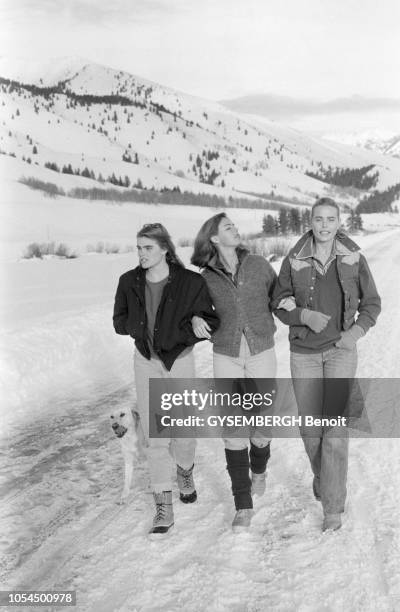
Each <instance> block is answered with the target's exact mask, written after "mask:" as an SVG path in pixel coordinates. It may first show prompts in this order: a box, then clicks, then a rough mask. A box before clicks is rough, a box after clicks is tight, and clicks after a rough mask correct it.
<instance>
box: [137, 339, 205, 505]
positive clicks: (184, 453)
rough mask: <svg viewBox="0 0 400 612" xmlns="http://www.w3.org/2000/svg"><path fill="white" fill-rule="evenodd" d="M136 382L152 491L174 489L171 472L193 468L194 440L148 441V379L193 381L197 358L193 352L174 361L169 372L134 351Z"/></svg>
mask: <svg viewBox="0 0 400 612" xmlns="http://www.w3.org/2000/svg"><path fill="white" fill-rule="evenodd" d="M134 364H135V382H136V394H137V410H138V413H139V416H140V421H141V425H142V429H143V434H144V436H145V439H146V440H147V441H148V448H147V458H148V462H149V469H150V481H151V486H152V489H153V491H155V492H156V493H159V492H161V491H170V490H171V489H172V470H173V468H174V464H178V465H180V466H181V467H182V468H183V469H184V470H187V469H189V468H191V467H192V465H193V463H194V454H195V449H196V439H195V438H174V439H171V438H150V437H149V379H150V378H194V377H195V365H194V354H193V351H190V353H188V354H187V355H185V356H184V357H181V358H178V359H176V360H175V362H174V364H173V366H172V368H171V370H170V371H168V370H167V368H166V367H165V366H164V364H163V363H162V361H160V360H159V359H154V358H152V359H150V360H148V359H146V358H145V357H143V355H142V354H141V353H139V351H138V350H136V351H135V358H134Z"/></svg>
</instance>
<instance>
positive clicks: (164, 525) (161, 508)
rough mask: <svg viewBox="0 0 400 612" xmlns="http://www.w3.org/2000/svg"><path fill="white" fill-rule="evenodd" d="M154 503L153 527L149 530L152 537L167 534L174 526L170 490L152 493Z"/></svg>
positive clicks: (161, 536) (160, 536) (155, 537)
mask: <svg viewBox="0 0 400 612" xmlns="http://www.w3.org/2000/svg"><path fill="white" fill-rule="evenodd" d="M153 495H154V501H155V504H156V514H155V516H154V519H153V527H152V528H151V529H150V531H149V536H150V538H152V539H158V538H163V537H165V536H167V535H168V534H169V533H170V532H171V530H172V527H173V526H174V509H173V507H172V491H163V492H162V493H153Z"/></svg>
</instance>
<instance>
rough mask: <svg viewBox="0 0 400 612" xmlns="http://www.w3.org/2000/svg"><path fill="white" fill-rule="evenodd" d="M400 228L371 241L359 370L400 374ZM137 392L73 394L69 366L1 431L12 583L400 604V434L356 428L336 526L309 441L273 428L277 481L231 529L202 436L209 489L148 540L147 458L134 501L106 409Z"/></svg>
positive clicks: (125, 603)
mask: <svg viewBox="0 0 400 612" xmlns="http://www.w3.org/2000/svg"><path fill="white" fill-rule="evenodd" d="M399 238H400V232H396V233H391V236H390V239H389V240H388V235H387V234H386V235H385V234H382V237H381V239H380V240H379V241H375V242H374V243H373V244H371V246H369V247H368V248H367V249H365V253H366V255H367V258H368V261H369V263H370V265H371V268H372V271H373V273H374V275H375V278H376V280H377V284H378V288H379V291H380V293H381V295H382V299H383V311H382V314H381V317H380V319H379V323H378V325H377V326H376V328H374V329H373V330H371V331H370V332H369V334H368V335H367V336H366V338H365V339H362V340H361V342H360V345H359V355H360V359H359V372H358V374H359V376H362V377H372V376H375V377H376V376H379V377H398V376H399V366H398V363H399V359H398V355H399V345H400V325H399V322H398V320H395V317H397V318H398V315H397V312H398V306H397V305H398V304H399V303H400V284H399V283H398V278H397V277H398V274H397V273H398V270H400V240H399ZM107 308H109V305H107ZM107 308H106V306H105V307H104V320H105V321H108V319H109V312H108V311H107ZM96 313H97V314H96V316H99V317H100V318H101V313H100V314H99V312H98V311H96ZM89 315H90V311H89ZM89 318H90V316H89ZM286 336H287V330H285V329H284V328H283V327H282V326H280V327H279V330H278V333H277V354H278V360H279V364H280V371H279V375H280V376H288V375H289V370H288V345H287V340H286ZM125 340H126V339H125ZM126 341H127V342H128V340H126ZM210 357H211V355H210V347H209V346H208V345H207V344H205V343H204V344H202V345H200V346H198V347H196V359H197V368H198V372H199V374H200V375H201V376H210V375H211V359H210ZM79 390H81V391H82V389H79V388H78V391H79ZM132 402H133V388H132V385H129V386H126V385H120V387H119V388H117V389H115V390H113V391H112V392H110V393H108V394H106V395H105V394H104V393H102V394H100V395H96V394H94V393H91V394H88V393H81V394H79V393H78V394H77V390H76V389H75V388H74V385H73V381H72V380H71V386H70V392H69V393H65V395H64V398H59V399H58V400H57V404H56V405H54V406H47V408H46V409H43V410H40V411H38V413H37V415H36V417H35V419H30V418H26V419H25V420H26V423H25V424H24V420H22V421H21V420H19V421H18V422H17V423H15V425H13V427H12V428H11V429H10V430H9V431H8V434H7V435H5V436H4V437H3V438H2V440H1V442H0V453H1V456H2V464H1V470H0V493H1V499H2V502H3V503H2V510H1V515H0V521H1V522H0V526H1V532H2V536H1V540H0V546H1V552H2V558H3V561H2V564H1V575H2V588H3V589H5V588H17V587H18V588H19V587H23V588H25V589H28V588H29V589H36V590H38V589H40V590H44V589H52V590H56V589H64V590H65V589H76V591H77V602H78V603H77V608H76V609H77V610H78V611H79V612H89V611H90V612H95V611H96V612H97V611H98V612H114V611H121V612H122V611H124V612H125V611H126V612H128V611H137V612H139V611H140V612H160V611H163V612H175V611H178V610H185V611H188V612H195V611H196V612H197V611H198V612H205V611H207V612H228V611H229V612H256V611H258V612H264V611H272V612H275V611H277V612H278V611H279V612H280V611H282V612H321V611H329V612H342V611H343V612H361V611H362V612H376V611H379V612H398V611H400V577H399V569H398V568H399V567H400V512H399V507H400V470H399V467H400V440H398V439H376V440H374V439H358V440H355V439H354V440H352V441H351V443H350V444H351V446H350V462H349V480H348V492H349V493H348V503H347V509H346V518H345V521H344V525H343V528H342V529H341V530H340V531H338V532H334V533H326V534H322V533H321V529H320V528H321V507H320V504H319V503H318V502H316V501H315V500H314V498H313V495H312V490H311V473H310V469H309V465H308V460H307V458H306V456H305V452H304V449H303V445H302V442H301V440H299V439H276V440H274V441H273V444H272V456H271V461H270V464H269V469H268V471H269V475H268V486H267V492H266V494H265V495H264V496H263V498H261V499H257V501H256V506H255V509H256V515H255V518H254V520H253V523H252V527H251V529H250V531H249V533H247V534H240V535H237V534H236V535H234V534H233V533H232V532H231V530H230V523H231V520H232V516H233V502H232V496H231V493H230V489H229V482H228V477H227V474H226V470H225V465H224V452H223V445H222V442H221V441H219V440H200V441H199V443H198V452H197V459H196V485H197V489H198V493H199V499H198V502H197V503H196V504H193V505H188V506H187V505H183V504H180V503H179V501H178V500H177V501H176V504H175V514H176V517H175V529H174V532H173V534H172V535H171V537H170V538H168V539H167V540H164V541H162V542H151V541H149V540H148V539H147V537H146V533H147V528H148V524H149V521H150V519H151V517H152V511H153V502H152V497H151V495H150V491H149V489H148V485H147V481H148V479H147V472H146V467H145V466H144V465H142V464H141V465H137V466H136V468H135V473H134V482H133V485H132V493H131V496H130V498H129V501H128V503H127V505H125V506H118V505H116V504H115V501H116V499H117V497H118V493H119V490H120V487H121V478H122V458H121V454H120V449H119V443H118V441H117V440H116V439H115V438H114V437H113V434H112V432H111V429H110V427H109V414H110V412H112V410H113V407H114V406H118V408H122V407H124V406H125V407H128V406H129V405H131V403H132ZM33 409H34V407H33V406H32V410H33ZM175 497H177V493H176V492H175ZM25 609H26V608H25Z"/></svg>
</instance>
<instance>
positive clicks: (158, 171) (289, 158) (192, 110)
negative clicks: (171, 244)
mask: <svg viewBox="0 0 400 612" xmlns="http://www.w3.org/2000/svg"><path fill="white" fill-rule="evenodd" d="M0 68H1V65H0ZM4 69H5V73H4V74H5V75H6V76H3V78H1V79H0V123H1V125H0V151H1V153H3V154H5V155H9V156H12V157H13V158H15V164H14V168H15V169H14V171H13V172H12V174H13V176H12V177H11V178H12V179H13V180H17V179H18V178H20V176H21V175H25V176H28V177H36V178H40V180H42V181H46V182H51V183H53V184H55V185H57V186H58V187H59V188H60V189H62V190H64V192H67V193H68V192H69V191H70V190H71V189H73V188H76V187H80V188H87V189H92V188H93V187H97V188H98V187H101V188H103V189H104V188H110V187H113V186H114V188H116V189H122V190H124V189H126V188H127V187H137V188H144V189H147V190H149V189H155V190H158V191H160V190H169V191H175V192H177V191H180V192H182V191H187V192H191V193H197V194H202V193H204V194H208V195H219V196H222V197H224V198H227V197H231V198H232V197H233V198H243V197H245V198H247V199H249V200H250V199H252V198H253V199H254V198H259V199H262V200H263V201H265V204H266V206H268V205H269V204H270V203H271V202H275V203H276V202H278V203H286V204H289V205H297V204H302V205H310V204H311V203H312V202H313V201H314V200H315V197H318V196H322V195H330V196H333V197H335V198H336V199H338V201H340V202H341V203H342V204H349V205H351V206H353V205H355V204H356V203H358V201H359V200H360V198H361V197H362V196H364V195H366V194H368V192H369V191H370V190H371V189H372V187H373V188H374V189H378V190H380V191H383V190H385V189H387V188H388V187H391V186H393V185H395V184H396V183H397V182H398V180H399V176H400V161H399V160H397V159H393V158H390V157H388V156H385V155H382V154H381V153H380V152H377V151H367V150H364V149H359V148H357V147H349V146H344V145H343V144H342V143H334V142H332V141H329V142H328V141H326V140H323V139H318V138H314V137H310V136H307V135H305V134H303V133H301V132H298V131H296V130H293V129H290V128H287V127H283V126H281V125H280V124H279V123H276V122H274V121H266V120H265V119H263V120H262V121H261V120H260V119H259V118H258V117H253V116H248V115H241V114H239V113H236V112H233V111H230V110H228V109H226V108H224V107H223V106H221V105H220V104H218V103H216V102H211V101H208V100H203V99H199V98H194V97H192V96H189V95H187V94H183V93H181V92H178V91H175V90H173V89H169V88H166V87H163V86H162V85H159V84H156V83H152V82H151V81H148V80H145V79H143V78H139V77H136V76H134V75H131V74H128V73H126V72H122V71H118V70H114V69H112V68H108V67H106V66H101V65H97V64H93V63H85V62H84V60H81V59H80V58H73V59H68V58H64V59H63V60H61V61H59V62H53V63H52V66H51V69H49V68H48V67H44V68H42V70H41V69H40V68H38V67H37V66H36V67H34V68H32V67H30V69H29V73H28V69H27V68H26V67H25V68H24V67H19V68H17V67H14V74H15V75H16V76H14V77H13V78H11V73H12V71H11V69H10V68H8V69H6V68H5V67H4ZM18 75H20V76H18ZM17 77H18V79H17ZM21 78H23V79H24V80H23V81H22V80H19V79H21ZM27 81H28V83H27ZM329 167H331V168H336V167H338V168H340V169H341V170H342V171H343V170H344V171H347V170H354V169H361V175H363V173H365V175H368V174H370V175H374V176H375V177H376V178H375V179H374V181H373V183H372V184H371V186H369V187H365V185H364V184H362V183H360V184H357V183H356V184H353V183H351V182H350V184H343V182H336V184H332V183H329V182H328V181H327V179H326V171H327V169H328V168H329ZM311 175H312V176H311ZM329 177H331V174H330V175H329ZM9 178H10V177H9ZM329 180H331V178H330V179H329Z"/></svg>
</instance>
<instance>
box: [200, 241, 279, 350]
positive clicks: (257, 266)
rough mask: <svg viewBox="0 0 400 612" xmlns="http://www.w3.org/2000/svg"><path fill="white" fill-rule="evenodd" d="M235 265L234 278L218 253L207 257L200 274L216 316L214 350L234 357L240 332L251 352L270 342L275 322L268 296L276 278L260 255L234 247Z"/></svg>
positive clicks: (237, 348)
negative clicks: (205, 284)
mask: <svg viewBox="0 0 400 612" xmlns="http://www.w3.org/2000/svg"><path fill="white" fill-rule="evenodd" d="M237 254H238V259H239V267H238V270H237V274H236V275H235V278H234V279H233V278H231V276H230V275H229V274H228V273H227V272H226V271H224V269H223V267H222V266H221V264H220V262H219V259H218V257H216V256H215V257H214V258H213V259H211V260H210V262H209V264H208V265H207V267H206V268H204V270H203V272H202V275H203V277H204V279H205V281H206V283H207V286H208V289H209V292H210V295H211V299H212V301H213V304H214V306H215V309H216V312H217V314H218V316H219V318H220V327H219V328H218V330H217V331H216V332H215V333H214V334H213V336H212V338H211V342H212V343H213V345H214V352H215V353H220V354H222V355H228V356H231V357H238V356H239V352H240V341H241V338H242V335H243V334H244V335H245V337H246V340H247V342H248V345H249V348H250V352H251V354H252V355H255V354H258V353H261V352H262V351H265V350H267V349H270V348H272V347H273V346H274V333H275V330H276V327H275V323H274V320H273V317H272V314H271V307H270V298H271V295H272V290H273V288H274V284H275V281H276V274H275V271H274V269H273V268H272V266H271V264H269V263H268V262H267V261H266V259H264V257H261V256H260V255H251V254H250V253H249V252H248V251H247V250H246V249H242V248H240V247H239V248H238V249H237Z"/></svg>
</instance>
